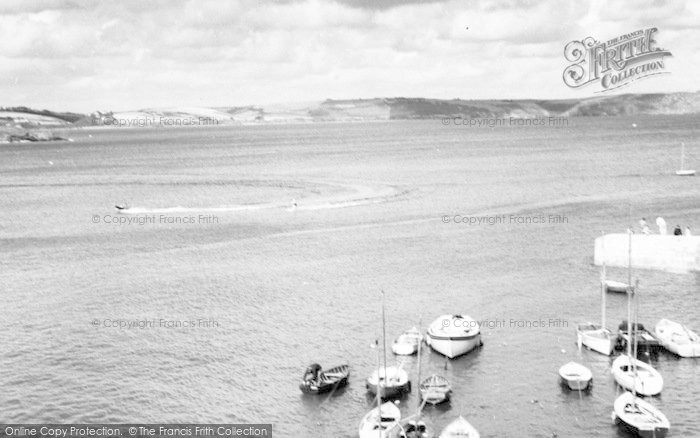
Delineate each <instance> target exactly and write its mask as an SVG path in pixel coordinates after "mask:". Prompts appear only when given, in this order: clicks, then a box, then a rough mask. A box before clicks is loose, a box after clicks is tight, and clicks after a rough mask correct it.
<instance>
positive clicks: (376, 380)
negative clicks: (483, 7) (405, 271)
mask: <svg viewBox="0 0 700 438" xmlns="http://www.w3.org/2000/svg"><path fill="white" fill-rule="evenodd" d="M381 314H382V349H381V352H382V353H383V354H384V363H383V365H382V363H381V361H380V351H379V345H378V341H376V342H375V347H377V369H376V370H374V371H373V372H372V374H370V376H369V377H368V378H367V382H366V384H365V387H366V388H367V390H368V391H369V392H371V393H372V394H374V395H377V397H378V398H380V399H381V398H389V397H401V396H402V395H404V394H405V393H408V392H411V381H410V380H409V379H408V373H407V372H406V371H404V370H403V364H402V366H399V367H396V366H389V367H388V366H386V316H385V311H384V291H382V299H381Z"/></svg>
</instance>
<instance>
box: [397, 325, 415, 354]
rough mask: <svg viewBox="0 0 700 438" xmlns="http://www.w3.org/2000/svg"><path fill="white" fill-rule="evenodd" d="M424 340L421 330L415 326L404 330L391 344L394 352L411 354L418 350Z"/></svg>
mask: <svg viewBox="0 0 700 438" xmlns="http://www.w3.org/2000/svg"><path fill="white" fill-rule="evenodd" d="M422 341H423V335H422V334H421V332H420V330H418V329H417V328H415V327H413V328H411V329H409V330H406V331H405V332H403V333H402V334H401V335H400V336H399V337H398V338H397V339H396V340H395V341H394V344H393V345H392V346H391V351H393V352H394V354H399V355H405V356H410V355H412V354H415V353H416V352H417V351H418V344H420V343H421V342H422Z"/></svg>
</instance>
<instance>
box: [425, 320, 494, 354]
mask: <svg viewBox="0 0 700 438" xmlns="http://www.w3.org/2000/svg"><path fill="white" fill-rule="evenodd" d="M426 343H427V344H428V345H430V347H431V348H432V349H433V350H435V351H437V352H438V353H440V354H443V355H445V356H447V357H448V358H450V359H453V358H455V357H457V356H461V355H463V354H466V353H469V352H470V351H472V350H473V349H475V348H476V347H479V346H481V345H483V344H482V342H481V332H480V329H479V323H478V322H476V321H475V320H473V319H472V318H470V317H468V316H463V315H442V316H440V317H439V318H438V319H436V320H435V321H433V323H432V324H430V327H428V333H427V336H426Z"/></svg>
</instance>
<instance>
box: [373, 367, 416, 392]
mask: <svg viewBox="0 0 700 438" xmlns="http://www.w3.org/2000/svg"><path fill="white" fill-rule="evenodd" d="M366 386H367V389H368V390H369V392H371V393H372V394H375V395H376V394H379V397H381V398H391V397H401V396H402V395H403V394H404V393H407V392H411V382H410V381H409V380H408V373H407V372H406V371H404V370H403V369H402V368H400V367H395V366H388V367H380V368H378V369H376V370H374V371H373V372H372V374H371V375H370V376H369V377H368V378H367V385H366Z"/></svg>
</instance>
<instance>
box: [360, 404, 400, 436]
mask: <svg viewBox="0 0 700 438" xmlns="http://www.w3.org/2000/svg"><path fill="white" fill-rule="evenodd" d="M380 414H381V418H383V419H384V420H385V421H380V419H379V417H380ZM400 419H401V411H399V408H398V407H396V405H395V404H393V403H390V402H387V403H384V404H382V405H381V406H380V407H379V408H374V409H372V410H371V411H369V412H368V413H367V414H366V415H365V416H364V417H363V418H362V421H361V422H360V427H359V430H358V433H359V436H360V438H398V437H399V435H400V433H401V426H400V424H399V420H400Z"/></svg>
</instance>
